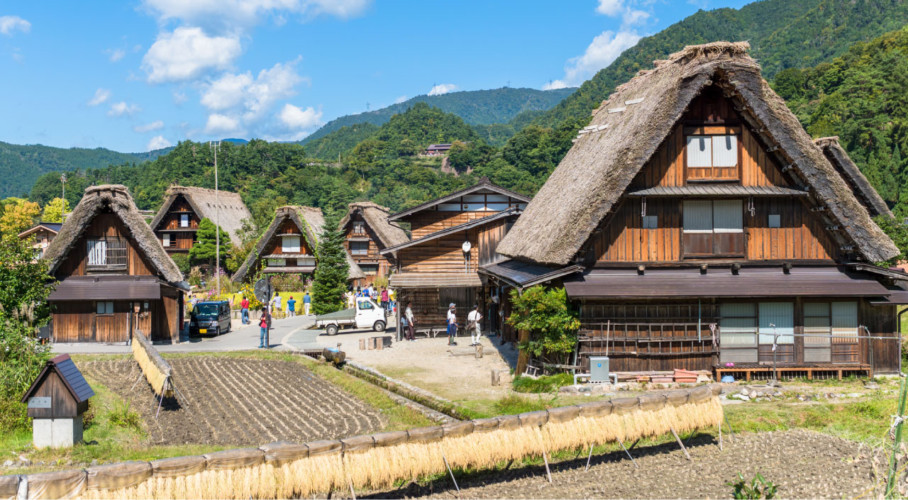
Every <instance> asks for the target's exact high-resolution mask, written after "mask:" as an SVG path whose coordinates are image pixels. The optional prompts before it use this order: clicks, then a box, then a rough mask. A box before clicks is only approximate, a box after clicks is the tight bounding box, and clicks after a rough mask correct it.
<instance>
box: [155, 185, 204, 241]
mask: <svg viewBox="0 0 908 500" xmlns="http://www.w3.org/2000/svg"><path fill="white" fill-rule="evenodd" d="M162 210H164V208H162ZM201 220H202V219H201V217H199V214H197V213H196V212H195V210H193V209H192V206H191V205H190V204H189V201H188V200H186V197H185V196H183V195H179V196H177V199H176V200H174V202H173V203H171V204H170V207H166V213H165V214H164V216H163V219H162V220H161V222H159V223H158V225H157V226H156V227H155V234H156V235H157V236H158V238H159V239H160V240H161V244H162V245H163V246H164V250H166V251H167V253H187V252H189V249H190V248H192V246H193V245H194V244H195V242H196V232H197V231H198V230H199V222H200V221H201Z"/></svg>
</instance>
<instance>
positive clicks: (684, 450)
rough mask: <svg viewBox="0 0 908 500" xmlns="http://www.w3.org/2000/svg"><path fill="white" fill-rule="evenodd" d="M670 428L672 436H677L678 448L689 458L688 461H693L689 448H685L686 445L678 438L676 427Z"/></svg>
mask: <svg viewBox="0 0 908 500" xmlns="http://www.w3.org/2000/svg"><path fill="white" fill-rule="evenodd" d="M669 428H670V429H671V430H672V434H673V435H674V436H675V441H677V442H678V446H680V447H681V451H683V452H684V456H685V457H687V459H688V460H693V459H692V458H690V453H688V452H687V448H685V447H684V443H682V442H681V438H680V437H678V433H677V432H675V428H674V427H669Z"/></svg>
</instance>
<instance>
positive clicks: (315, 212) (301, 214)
mask: <svg viewBox="0 0 908 500" xmlns="http://www.w3.org/2000/svg"><path fill="white" fill-rule="evenodd" d="M286 220H290V221H292V222H293V224H295V225H296V227H297V229H299V230H300V233H302V235H303V237H304V238H306V242H307V243H308V244H309V247H310V248H312V251H313V252H317V249H318V239H319V237H321V234H322V231H323V230H324V226H325V216H324V214H322V209H320V208H314V207H304V206H286V207H280V208H278V209H277V211H276V212H275V213H274V219H273V220H272V221H271V225H269V226H268V229H267V230H266V231H265V233H264V234H263V235H262V237H261V238H259V241H258V242H257V243H256V244H255V248H253V249H252V251H251V252H249V255H248V256H247V257H246V261H245V262H243V265H242V266H240V268H239V269H237V271H236V272H235V273H234V274H233V277H231V280H233V281H235V282H237V283H239V282H242V281H243V280H245V279H246V277H247V275H248V274H249V273H250V272H252V270H253V268H254V267H255V263H256V261H258V259H259V258H260V256H261V255H262V253H263V252H264V251H265V246H267V245H268V242H269V241H271V239H272V238H274V235H275V234H276V233H277V230H278V229H279V228H280V226H281V224H283V223H284V221H286ZM346 259H347V264H348V265H349V266H350V271H349V272H348V274H347V278H348V279H356V278H364V277H365V276H366V275H365V273H363V271H362V269H360V267H359V266H358V265H356V262H354V261H353V258H352V257H351V256H350V253H349V252H347V255H346Z"/></svg>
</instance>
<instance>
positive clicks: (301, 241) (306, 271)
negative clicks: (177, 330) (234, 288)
mask: <svg viewBox="0 0 908 500" xmlns="http://www.w3.org/2000/svg"><path fill="white" fill-rule="evenodd" d="M324 226H325V216H324V215H323V214H322V209H320V208H313V207H303V206H286V207H281V208H278V209H277V211H276V212H275V214H274V219H273V220H272V221H271V225H270V226H268V229H267V230H266V231H265V234H263V235H262V237H261V238H259V241H258V242H257V243H256V244H255V248H254V249H252V251H251V252H249V256H248V257H246V261H245V262H243V265H242V266H240V268H239V269H237V271H236V273H234V274H233V276H232V277H231V279H232V280H233V281H235V282H237V283H241V282H243V281H247V280H251V279H253V278H254V277H255V276H256V275H258V273H259V272H260V271H261V273H262V274H297V275H300V276H301V277H306V276H311V275H312V274H313V273H315V268H316V266H317V265H318V260H317V258H316V248H317V247H318V240H319V238H320V237H321V234H322V229H323V228H324ZM347 264H349V265H350V272H349V279H350V280H356V279H363V278H365V275H364V274H363V272H362V271H361V270H360V269H359V266H357V265H356V262H354V261H353V259H352V258H350V254H349V252H348V253H347Z"/></svg>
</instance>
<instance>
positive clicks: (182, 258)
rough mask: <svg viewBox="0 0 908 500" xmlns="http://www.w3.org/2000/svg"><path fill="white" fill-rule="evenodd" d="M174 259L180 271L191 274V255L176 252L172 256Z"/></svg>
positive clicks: (185, 274) (186, 274)
mask: <svg viewBox="0 0 908 500" xmlns="http://www.w3.org/2000/svg"><path fill="white" fill-rule="evenodd" d="M170 258H171V259H173V263H174V264H176V265H177V268H179V269H180V272H181V273H183V276H184V277H185V276H188V275H189V269H190V266H189V256H188V255H186V254H185V253H175V254H173V255H171V256H170Z"/></svg>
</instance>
